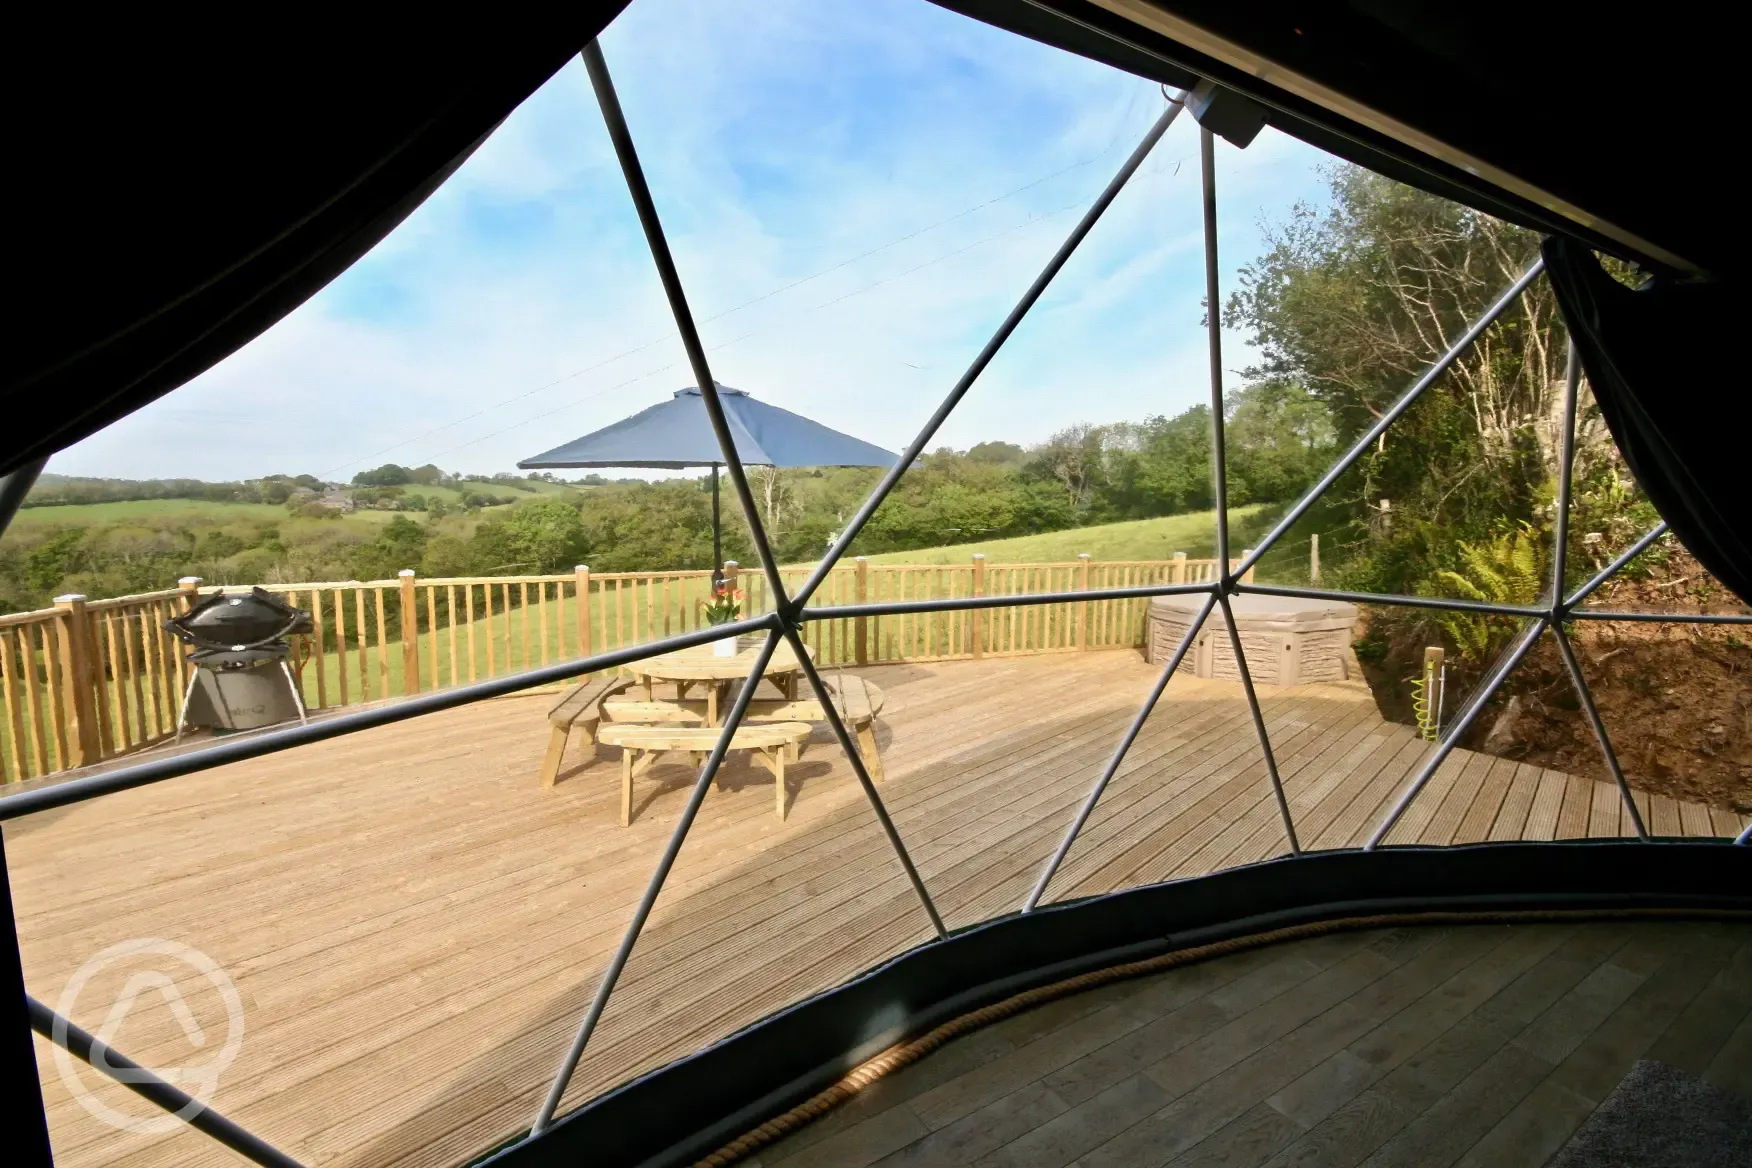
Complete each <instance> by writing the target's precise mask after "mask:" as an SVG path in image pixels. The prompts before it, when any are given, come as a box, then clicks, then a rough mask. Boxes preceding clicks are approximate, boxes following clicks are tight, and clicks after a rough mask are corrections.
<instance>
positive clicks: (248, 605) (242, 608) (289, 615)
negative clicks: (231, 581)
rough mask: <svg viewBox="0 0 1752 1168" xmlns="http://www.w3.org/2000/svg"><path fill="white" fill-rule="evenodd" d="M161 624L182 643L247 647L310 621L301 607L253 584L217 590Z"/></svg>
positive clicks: (275, 638) (307, 626)
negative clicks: (239, 590) (244, 589)
mask: <svg viewBox="0 0 1752 1168" xmlns="http://www.w3.org/2000/svg"><path fill="white" fill-rule="evenodd" d="M164 627H165V628H166V629H168V630H170V632H171V633H172V634H173V635H174V636H176V638H177V639H178V640H180V641H182V642H183V644H185V645H195V646H199V647H200V648H203V649H247V648H255V647H256V646H259V645H266V644H268V643H270V642H273V641H278V640H279V639H280V638H282V637H286V636H290V635H291V634H293V633H308V632H309V631H310V630H311V621H310V614H309V613H308V612H305V611H304V610H303V609H299V608H293V607H292V606H291V605H289V604H287V603H286V602H285V601H284V600H281V599H280V598H279V597H278V596H275V595H274V594H273V593H272V592H268V591H267V590H265V589H262V588H252V589H251V590H250V591H249V592H246V593H242V594H233V595H229V596H228V595H226V593H225V592H224V590H220V591H219V592H216V593H214V594H213V595H212V596H209V597H208V598H207V599H206V600H203V601H202V602H201V603H199V604H197V605H196V606H195V607H194V608H192V609H190V610H189V611H188V612H186V613H184V614H183V615H181V616H179V617H172V618H171V619H170V620H167V621H165V622H164Z"/></svg>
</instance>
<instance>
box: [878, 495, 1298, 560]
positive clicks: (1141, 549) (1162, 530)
mask: <svg viewBox="0 0 1752 1168" xmlns="http://www.w3.org/2000/svg"><path fill="white" fill-rule="evenodd" d="M1280 510H1281V509H1280V508H1276V507H1267V506H1265V505H1263V504H1254V505H1252V506H1248V507H1234V508H1231V509H1230V511H1229V524H1230V532H1231V534H1230V542H1231V544H1232V545H1233V546H1234V549H1235V552H1236V554H1239V552H1240V549H1241V548H1242V547H1244V546H1246V544H1247V540H1248V538H1249V537H1251V536H1256V535H1259V534H1261V533H1263V532H1264V531H1265V530H1266V528H1267V527H1269V526H1270V521H1271V519H1273V518H1275V517H1276V516H1277V515H1278V514H1279V513H1280ZM1216 541H1217V519H1216V512H1215V511H1192V512H1188V513H1186V514H1184V515H1164V516H1162V517H1161V518H1159V519H1132V520H1128V521H1126V522H1124V523H1104V524H1100V525H1098V526H1094V527H1073V528H1071V529H1069V530H1067V531H1049V532H1046V533H1044V534H1042V535H1022V536H1017V537H1015V538H1014V539H992V540H985V541H982V542H978V543H957V544H950V545H948V546H947V547H937V548H922V549H918V550H915V551H910V552H885V553H883V554H882V555H877V556H871V557H870V562H871V563H872V564H964V563H966V562H967V561H968V559H969V558H970V557H971V556H972V555H973V554H974V553H975V552H979V553H982V554H984V556H985V558H986V562H987V563H992V564H1059V563H1068V562H1069V561H1071V560H1074V559H1076V558H1077V557H1078V556H1079V555H1081V554H1082V553H1084V552H1087V553H1089V555H1090V557H1091V558H1093V559H1097V560H1166V559H1169V558H1170V557H1172V556H1173V555H1174V553H1175V552H1185V553H1186V554H1187V556H1189V557H1190V558H1192V559H1195V560H1196V559H1208V558H1209V557H1211V556H1213V555H1215V554H1216Z"/></svg>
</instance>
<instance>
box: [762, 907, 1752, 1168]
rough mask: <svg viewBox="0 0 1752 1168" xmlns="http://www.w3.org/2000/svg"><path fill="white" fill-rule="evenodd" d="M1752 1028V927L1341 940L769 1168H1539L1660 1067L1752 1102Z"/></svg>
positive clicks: (912, 1089) (953, 1077)
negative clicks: (1640, 1075)
mask: <svg viewBox="0 0 1752 1168" xmlns="http://www.w3.org/2000/svg"><path fill="white" fill-rule="evenodd" d="M1749 1011H1752V926H1747V925H1733V924H1701V923H1684V922H1673V923H1649V924H1632V925H1623V924H1590V925H1491V926H1473V927H1467V928H1450V929H1438V928H1412V929H1395V930H1387V931H1376V932H1367V933H1351V934H1345V935H1340V936H1333V937H1324V938H1320V939H1318V940H1311V941H1301V942H1297V943H1294V944H1288V945H1277V946H1273V947H1271V948H1268V949H1260V950H1255V951H1253V952H1251V953H1244V954H1239V955H1236V956H1233V957H1226V958H1222V959H1219V960H1216V961H1210V962H1206V963H1204V964H1201V965H1195V966H1190V967H1187V968H1184V969H1177V970H1173V971H1171V972H1168V973H1164V974H1159V975H1156V976H1154V977H1149V978H1142V979H1139V980H1137V981H1133V982H1126V983H1123V984H1120V985H1115V986H1110V987H1107V988H1106V989H1102V990H1098V991H1095V992H1092V993H1088V994H1083V995H1080V996H1078V997H1074V998H1069V999H1065V1000H1063V1001H1059V1002H1054V1003H1052V1004H1051V1005H1048V1006H1045V1007H1042V1008H1041V1009H1038V1010H1034V1011H1032V1012H1030V1013H1027V1014H1023V1015H1020V1016H1018V1017H1015V1018H1011V1019H1008V1020H1006V1021H1004V1022H1000V1023H998V1024H997V1025H995V1026H991V1027H988V1028H986V1029H985V1030H981V1031H978V1032H976V1033H974V1034H972V1035H970V1036H968V1037H966V1038H963V1039H961V1040H959V1041H957V1042H954V1043H951V1044H950V1045H948V1046H946V1047H944V1048H943V1049H941V1050H940V1051H938V1052H936V1053H934V1054H932V1055H931V1056H929V1057H928V1058H926V1059H924V1060H922V1061H921V1062H918V1063H915V1064H914V1065H912V1066H910V1067H908V1068H906V1069H905V1070H903V1071H901V1072H899V1073H897V1074H895V1075H893V1076H891V1077H890V1078H888V1079H884V1080H882V1081H880V1082H878V1083H877V1084H876V1085H875V1086H874V1087H873V1088H871V1089H870V1090H868V1091H866V1092H864V1093H863V1094H862V1095H860V1096H858V1097H857V1098H856V1099H854V1100H853V1101H852V1102H851V1103H849V1104H847V1105H846V1106H844V1107H842V1108H840V1109H839V1110H838V1111H835V1112H832V1113H830V1114H829V1115H828V1116H826V1117H825V1118H824V1119H822V1120H820V1121H818V1122H817V1123H815V1124H812V1125H810V1126H809V1127H806V1128H804V1129H802V1130H801V1131H799V1132H797V1133H796V1134H795V1135H793V1136H791V1137H790V1138H789V1139H786V1140H784V1141H783V1142H781V1143H778V1144H775V1145H774V1146H772V1147H770V1148H767V1149H765V1150H763V1151H762V1152H761V1153H760V1155H759V1156H758V1157H757V1158H756V1160H755V1161H754V1162H753V1163H751V1164H750V1166H749V1168H830V1166H831V1168H866V1166H868V1165H875V1166H877V1168H903V1166H905V1168H922V1166H923V1165H938V1166H943V1168H947V1166H949V1165H971V1166H972V1168H1066V1166H1068V1165H1072V1164H1075V1165H1076V1166H1077V1168H1158V1166H1162V1168H1195V1166H1199V1168H1204V1166H1212V1168H1214V1166H1215V1165H1227V1166H1228V1168H1355V1166H1357V1165H1362V1166H1364V1168H1445V1166H1447V1165H1460V1166H1463V1168H1538V1165H1541V1164H1544V1163H1545V1162H1546V1160H1547V1159H1548V1158H1549V1157H1550V1156H1551V1155H1552V1153H1553V1152H1555V1151H1556V1150H1557V1149H1558V1148H1560V1147H1561V1146H1562V1145H1563V1143H1564V1142H1565V1141H1566V1140H1567V1139H1569V1137H1570V1135H1571V1134H1572V1133H1574V1131H1575V1130H1576V1129H1577V1128H1578V1127H1580V1126H1581V1124H1582V1123H1583V1122H1584V1121H1585V1120H1586V1119H1587V1118H1588V1117H1589V1115H1591V1114H1592V1113H1593V1110H1594V1108H1595V1107H1597V1106H1598V1105H1599V1103H1600V1102H1601V1100H1603V1099H1604V1098H1605V1097H1606V1096H1607V1095H1608V1094H1609V1093H1610V1092H1611V1091H1612V1089H1613V1087H1615V1086H1617V1084H1618V1081H1619V1080H1620V1079H1621V1078H1623V1077H1624V1075H1625V1073H1626V1072H1627V1071H1629V1070H1630V1068H1631V1066H1632V1064H1634V1063H1635V1062H1636V1061H1637V1060H1638V1059H1643V1058H1652V1059H1656V1060H1659V1061H1661V1062H1663V1063H1665V1064H1667V1065H1668V1066H1671V1067H1673V1068H1675V1069H1677V1070H1680V1071H1683V1072H1685V1073H1687V1074H1690V1075H1694V1076H1697V1077H1699V1078H1701V1079H1703V1080H1704V1081H1705V1082H1708V1083H1711V1084H1713V1085H1715V1086H1717V1087H1720V1088H1722V1089H1723V1090H1726V1091H1731V1092H1734V1093H1736V1094H1740V1095H1742V1096H1745V1097H1747V1098H1748V1099H1752V1013H1749ZM1676 1162H1677V1161H1675V1163H1676Z"/></svg>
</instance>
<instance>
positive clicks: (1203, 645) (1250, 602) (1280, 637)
mask: <svg viewBox="0 0 1752 1168" xmlns="http://www.w3.org/2000/svg"><path fill="white" fill-rule="evenodd" d="M1204 601H1205V598H1204V597H1203V596H1158V597H1156V598H1155V599H1153V600H1151V601H1150V628H1149V636H1148V637H1146V638H1145V641H1144V644H1145V651H1146V655H1147V656H1148V657H1149V659H1150V660H1151V661H1155V662H1163V661H1166V660H1168V658H1169V657H1171V656H1173V654H1174V647H1175V646H1176V645H1178V644H1180V638H1181V637H1183V636H1185V635H1186V626H1187V625H1189V624H1191V623H1192V618H1193V617H1195V616H1197V615H1198V610H1199V609H1200V608H1201V607H1203V606H1204ZM1229 605H1230V607H1231V608H1233V609H1234V610H1235V624H1236V626H1237V628H1238V630H1239V632H1240V634H1241V649H1242V652H1244V653H1246V654H1247V668H1248V670H1249V672H1251V673H1252V674H1253V680H1254V682H1255V683H1257V684H1261V685H1301V684H1303V683H1306V682H1311V681H1344V680H1346V679H1347V678H1348V677H1349V675H1350V674H1349V666H1348V665H1347V662H1348V661H1349V659H1350V645H1351V639H1352V638H1353V637H1354V636H1355V628H1356V623H1357V606H1356V605H1354V604H1346V603H1345V602H1344V601H1342V600H1303V599H1299V598H1295V597H1288V596H1257V595H1249V596H1231V597H1230V598H1229ZM1181 668H1182V669H1190V670H1191V671H1192V672H1193V673H1194V674H1195V675H1197V676H1199V677H1214V678H1226V679H1228V680H1231V681H1239V680H1240V679H1241V672H1240V670H1239V669H1237V668H1236V667H1235V651H1234V649H1233V648H1232V647H1231V645H1230V642H1229V632H1228V630H1227V629H1226V628H1224V627H1223V610H1222V608H1221V607H1218V608H1215V609H1212V610H1211V615H1210V617H1209V618H1208V619H1207V620H1206V621H1205V623H1204V628H1203V629H1201V630H1200V631H1199V635H1198V643H1197V644H1196V645H1195V646H1194V647H1193V649H1192V651H1191V652H1189V653H1187V655H1186V660H1185V661H1183V662H1181Z"/></svg>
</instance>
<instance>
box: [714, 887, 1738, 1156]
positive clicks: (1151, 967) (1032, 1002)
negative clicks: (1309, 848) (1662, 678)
mask: <svg viewBox="0 0 1752 1168" xmlns="http://www.w3.org/2000/svg"><path fill="white" fill-rule="evenodd" d="M1650 918H1659V919H1667V920H1674V919H1688V920H1732V921H1752V912H1737V911H1734V910H1729V909H1685V908H1649V909H1626V908H1620V909H1543V910H1522V911H1499V912H1482V911H1481V912H1407V913H1382V914H1378V915H1374V916H1359V917H1340V918H1337V919H1334V920H1325V921H1310V922H1308V923H1306V924H1300V925H1289V926H1286V927H1284V928H1281V929H1269V930H1266V931H1265V932H1261V933H1249V934H1247V935H1245V936H1240V937H1229V938H1226V939H1224V940H1221V941H1213V942H1211V943H1209V944H1206V945H1195V946H1192V947H1190V948H1186V949H1176V950H1175V951H1174V952H1172V953H1164V954H1162V955H1161V956H1159V957H1151V958H1148V959H1146V960H1143V961H1130V962H1126V963H1124V964H1120V965H1111V966H1108V967H1107V968H1106V969H1097V970H1091V971H1090V972H1088V973H1084V974H1079V975H1078V976H1076V977H1069V978H1065V979H1064V980H1063V981H1057V982H1053V983H1052V984H1051V985H1044V986H1039V987H1037V988H1035V989H1031V990H1027V991H1025V992H1023V993H1019V994H1016V995H1014V996H1012V997H1008V998H1005V999H1004V1000H1003V1001H1001V1002H994V1003H992V1004H991V1005H989V1006H985V1007H982V1008H981V1009H978V1010H972V1011H969V1012H968V1013H966V1014H962V1015H961V1016H960V1017H957V1018H953V1019H951V1020H949V1021H948V1022H945V1023H943V1024H942V1025H941V1026H938V1027H936V1028H935V1029H932V1030H930V1031H927V1032H926V1033H924V1034H922V1035H920V1036H919V1037H918V1038H914V1039H912V1040H910V1041H908V1042H903V1043H900V1044H898V1045H896V1046H892V1047H890V1048H888V1049H887V1050H885V1051H883V1052H882V1053H881V1054H879V1055H877V1056H876V1057H875V1058H873V1059H870V1060H869V1061H868V1062H866V1063H863V1064H862V1065H861V1066H859V1067H858V1068H857V1069H855V1070H853V1071H852V1072H851V1073H850V1074H848V1075H846V1076H845V1078H843V1079H841V1080H840V1081H839V1082H837V1083H835V1084H834V1085H833V1086H831V1087H829V1088H827V1089H826V1090H825V1091H821V1092H819V1093H818V1094H816V1095H815V1096H813V1097H812V1098H810V1099H808V1100H806V1101H804V1102H803V1103H800V1104H798V1105H797V1106H796V1107H793V1108H791V1109H790V1110H789V1111H786V1112H783V1113H781V1114H779V1115H776V1116H774V1117H773V1118H772V1119H769V1120H767V1121H766V1122H765V1123H763V1124H761V1125H760V1126H759V1127H756V1128H754V1129H752V1130H750V1131H748V1132H745V1133H743V1134H742V1135H740V1136H738V1137H737V1138H736V1139H734V1140H731V1141H730V1142H729V1143H727V1144H725V1145H724V1146H723V1147H721V1148H719V1149H718V1150H717V1151H715V1152H713V1153H712V1154H711V1155H709V1156H706V1157H704V1158H702V1159H700V1160H698V1161H696V1162H695V1164H694V1168H726V1166H727V1165H731V1164H735V1163H736V1162H738V1161H740V1160H742V1159H744V1158H746V1157H748V1156H750V1155H753V1154H754V1153H755V1152H757V1151H759V1150H760V1149H762V1148H764V1147H766V1146H768V1145H769V1144H772V1143H775V1142H777V1141H778V1140H780V1139H782V1138H783V1137H785V1136H788V1135H790V1134H791V1133H792V1132H794V1131H797V1130H799V1129H801V1128H803V1127H806V1126H807V1125H809V1124H810V1123H813V1122H814V1121H815V1120H817V1119H820V1118H821V1117H822V1116H823V1115H826V1114H827V1113H828V1112H830V1111H832V1110H833V1109H834V1108H836V1107H838V1106H840V1105H841V1104H842V1103H846V1102H849V1101H850V1100H851V1099H853V1098H855V1097H856V1096H857V1095H858V1094H859V1093H860V1092H862V1091H864V1090H865V1089H866V1088H868V1087H870V1086H871V1085H872V1084H874V1083H876V1082H878V1081H880V1080H881V1079H884V1078H886V1077H887V1076H889V1075H891V1074H893V1073H894V1072H896V1071H898V1070H901V1069H903V1068H905V1067H908V1066H911V1065H912V1064H913V1063H915V1062H917V1061H919V1060H920V1059H922V1058H924V1057H925V1056H926V1055H928V1054H930V1053H932V1052H933V1051H935V1050H936V1049H937V1048H938V1047H940V1046H942V1045H943V1044H944V1043H946V1042H949V1041H951V1040H953V1039H956V1038H960V1037H962V1036H963V1035H966V1034H971V1033H972V1032H974V1031H975V1030H979V1029H981V1028H982V1027H985V1026H990V1025H991V1024H992V1023H994V1022H1001V1021H1003V1020H1004V1019H1005V1018H1010V1017H1013V1016H1015V1015H1017V1014H1021V1013H1024V1012H1025V1011H1028V1010H1032V1009H1034V1008H1035V1007H1036V1006H1043V1005H1045V1004H1046V1003H1048V1002H1051V1001H1055V1000H1057V999H1059V998H1065V997H1070V996H1071V995H1073V994H1079V993H1083V992H1085V991H1088V990H1092V989H1098V988H1099V987H1101V986H1105V985H1111V984H1113V983H1114V982H1120V981H1128V980H1130V979H1132V978H1137V977H1144V976H1147V975H1149V974H1153V973H1163V972H1165V971H1167V970H1170V969H1176V968H1178V967H1180V966H1183V965H1193V964H1196V963H1198V962H1200V961H1209V960H1211V959H1212V958H1215V957H1226V956H1228V955H1230V954H1233V953H1241V952H1245V951H1246V950H1249V949H1259V948H1263V947H1264V946H1267V945H1276V944H1279V943H1280V942H1284V941H1300V940H1304V939H1306V938H1309V937H1319V936H1325V935H1327V934H1329V933H1341V932H1350V931H1355V930H1360V929H1380V928H1391V927H1394V926H1398V925H1448V924H1459V925H1495V924H1537V923H1549V922H1563V921H1623V920H1647V919H1650Z"/></svg>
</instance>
